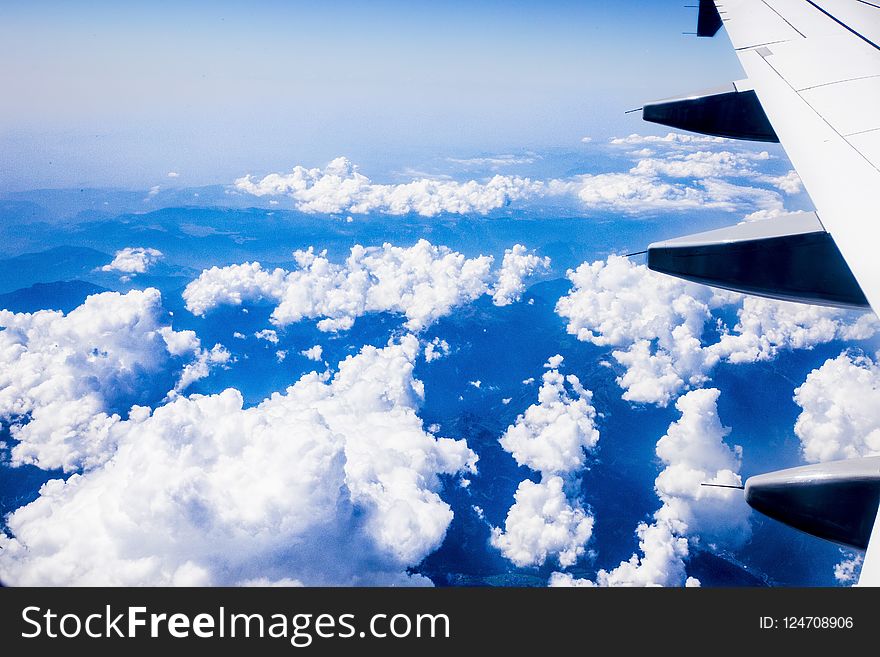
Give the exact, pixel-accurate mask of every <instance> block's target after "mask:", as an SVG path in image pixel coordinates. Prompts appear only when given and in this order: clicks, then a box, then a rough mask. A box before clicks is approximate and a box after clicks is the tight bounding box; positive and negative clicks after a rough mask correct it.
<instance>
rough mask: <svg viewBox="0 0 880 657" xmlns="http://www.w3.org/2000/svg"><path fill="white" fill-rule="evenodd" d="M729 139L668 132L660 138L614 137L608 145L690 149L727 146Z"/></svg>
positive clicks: (639, 136)
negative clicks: (697, 146)
mask: <svg viewBox="0 0 880 657" xmlns="http://www.w3.org/2000/svg"><path fill="white" fill-rule="evenodd" d="M730 141H731V140H730V139H726V138H724V137H709V136H706V135H686V134H683V133H680V132H668V133H666V134H665V135H664V136H662V137H658V136H656V135H639V134H636V133H633V134H631V135H629V136H627V137H615V138H613V139H611V140H610V142H609V143H611V144H613V145H615V146H621V145H623V146H645V145H649V146H650V145H654V146H658V145H661V146H664V147H682V146H688V147H690V146H691V145H693V144H700V145H702V144H727V143H730Z"/></svg>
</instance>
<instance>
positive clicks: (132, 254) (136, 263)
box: [101, 246, 164, 274]
mask: <svg viewBox="0 0 880 657" xmlns="http://www.w3.org/2000/svg"><path fill="white" fill-rule="evenodd" d="M163 257H164V255H163V254H162V252H161V251H159V250H158V249H151V248H145V247H142V246H128V247H125V248H124V249H121V250H119V251H117V252H116V254H115V256H114V258H113V261H112V262H111V263H110V264H107V265H104V266H103V267H101V271H118V272H122V273H123V274H144V273H146V272H147V271H148V270H149V269H151V268H152V267H153V265H155V264H156V263H157V262H159V261H160V260H161V259H162V258H163Z"/></svg>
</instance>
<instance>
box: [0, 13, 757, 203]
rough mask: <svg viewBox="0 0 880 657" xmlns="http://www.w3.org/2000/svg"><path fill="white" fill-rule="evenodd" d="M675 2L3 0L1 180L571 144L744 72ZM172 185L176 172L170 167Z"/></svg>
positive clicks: (133, 175) (22, 183) (193, 181)
mask: <svg viewBox="0 0 880 657" xmlns="http://www.w3.org/2000/svg"><path fill="white" fill-rule="evenodd" d="M694 24H695V10H694V9H688V8H685V7H683V6H682V5H681V4H680V3H678V2H656V1H652V2H647V1H638V0H628V1H624V2H595V1H583V2H562V1H557V2H552V1H551V2H495V1H491V2H477V3H467V2H444V3H432V2H422V1H415V2H413V1H411V0H410V1H407V2H397V1H380V2H370V3H365V2H350V1H345V2H322V3H317V2H251V3H243V2H188V3H171V2H151V3H111V2H92V3H89V4H88V5H83V4H82V3H76V4H75V5H73V4H71V3H61V2H41V1H38V2H28V3H14V4H13V3H4V5H3V7H2V8H0V57H2V59H3V61H4V62H7V65H6V66H4V67H3V70H2V71H0V85H2V87H3V89H4V103H3V104H2V106H0V152H2V153H3V155H2V158H0V190H2V191H10V190H23V189H33V188H42V187H49V188H52V187H76V186H93V187H94V186H115V187H124V188H143V187H145V186H149V185H152V184H156V182H157V181H158V180H162V178H163V177H164V175H165V173H167V172H168V171H169V170H174V171H178V172H180V173H181V174H182V175H181V178H180V179H179V181H177V184H179V185H201V184H210V183H228V182H229V181H230V180H231V179H232V178H233V177H235V176H238V175H241V174H242V173H243V172H246V171H278V170H285V169H287V168H289V167H290V166H292V165H293V164H295V163H303V164H308V165H312V166H317V165H323V164H325V163H326V162H327V161H329V160H330V159H331V158H333V157H336V156H338V155H346V156H348V157H350V158H351V159H353V160H354V161H357V162H359V163H360V164H361V165H362V166H364V167H365V168H368V169H369V171H370V172H371V173H372V174H373V175H378V176H381V175H382V174H384V173H387V172H390V171H393V170H396V169H399V168H400V167H402V166H407V165H409V164H410V162H411V161H413V160H416V159H418V158H419V157H420V156H423V155H424V154H425V153H437V152H440V151H442V152H443V153H448V154H450V155H470V154H473V153H481V152H507V151H511V150H516V149H527V148H543V147H548V146H559V145H570V144H572V143H576V142H577V141H578V140H579V139H580V138H581V137H583V136H585V135H591V136H594V137H608V136H612V135H614V134H620V133H627V132H632V131H635V130H639V131H643V132H644V131H645V128H646V126H645V125H644V124H642V123H641V121H640V120H639V119H638V118H637V116H625V115H624V114H623V112H624V110H626V109H630V108H632V107H637V106H638V105H639V104H640V103H641V102H642V101H644V100H648V99H653V98H657V97H664V96H667V95H673V94H676V93H679V92H683V91H690V90H696V89H700V88H704V87H711V86H714V85H717V84H722V83H725V82H727V81H729V80H732V79H736V78H737V77H739V76H740V70H739V65H738V63H737V62H736V58H735V57H734V56H733V53H732V52H731V51H730V49H729V44H728V43H727V39H726V37H724V36H723V35H722V36H721V37H720V38H719V39H714V40H709V39H699V40H698V39H696V38H695V37H692V36H683V35H682V32H686V31H689V30H693V29H694ZM162 182H165V183H167V182H168V181H167V180H162Z"/></svg>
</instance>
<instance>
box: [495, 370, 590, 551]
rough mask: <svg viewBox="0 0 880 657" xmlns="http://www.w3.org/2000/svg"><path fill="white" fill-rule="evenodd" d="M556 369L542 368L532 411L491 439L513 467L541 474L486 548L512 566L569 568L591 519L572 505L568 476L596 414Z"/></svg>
mask: <svg viewBox="0 0 880 657" xmlns="http://www.w3.org/2000/svg"><path fill="white" fill-rule="evenodd" d="M562 362H563V358H562V356H560V355H558V354H557V355H555V356H553V357H552V358H550V359H549V360H548V362H547V364H545V366H544V367H545V368H548V371H547V372H545V373H544V375H543V382H542V385H541V388H540V390H539V391H538V403H537V404H533V405H531V406H529V407H528V408H527V409H526V411H525V413H523V414H522V415H520V416H519V417H517V419H516V421H515V422H514V424H512V425H511V426H509V427H508V428H507V430H506V431H505V432H504V435H503V436H502V437H501V438H500V439H499V442H500V443H501V447H502V448H503V449H504V450H505V451H506V452H509V453H510V454H511V455H512V456H513V458H514V459H515V460H516V462H517V463H518V464H519V465H523V466H527V467H528V468H530V469H532V470H535V471H536V472H540V473H541V481H540V482H539V483H535V482H532V481H531V480H528V479H526V480H524V481H522V482H520V484H519V487H518V489H517V491H516V494H515V495H514V504H513V506H511V507H510V509H509V511H508V513H507V518H506V520H505V522H504V528H500V527H494V528H493V529H492V539H491V543H492V545H493V546H494V547H496V548H498V549H499V550H500V551H501V553H502V554H503V555H504V556H505V557H506V558H508V559H510V560H511V561H512V562H513V563H515V564H516V565H518V566H535V565H541V564H543V563H544V562H545V561H546V560H547V559H548V558H549V557H551V556H552V557H554V558H556V559H557V561H558V563H559V565H560V566H562V567H566V566H570V565H572V564H573V563H574V562H575V561H576V560H577V559H578V557H580V556H581V555H583V554H584V550H585V548H584V546H585V544H586V543H587V541H589V539H590V536H591V535H592V530H593V517H592V516H591V515H590V514H588V513H587V511H586V510H585V509H584V508H583V505H582V503H581V501H580V499H579V494H578V492H577V490H578V488H579V482H578V481H577V479H576V477H575V475H576V474H577V473H578V472H579V471H580V470H582V469H583V468H584V466H585V464H586V459H587V454H588V453H589V452H590V451H592V450H593V449H595V447H596V444H597V443H598V442H599V431H598V430H597V429H596V425H595V420H596V410H595V409H594V408H593V406H592V404H591V402H592V397H593V395H592V393H591V392H590V391H589V390H586V389H585V388H584V387H583V386H582V385H581V382H580V381H579V380H578V378H577V377H576V376H574V375H568V376H563V375H562V374H561V373H560V372H559V369H558V368H559V367H560V366H561V365H562Z"/></svg>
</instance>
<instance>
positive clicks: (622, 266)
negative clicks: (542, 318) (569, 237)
mask: <svg viewBox="0 0 880 657" xmlns="http://www.w3.org/2000/svg"><path fill="white" fill-rule="evenodd" d="M568 277H569V279H570V280H571V281H572V283H573V284H574V287H573V288H572V290H571V291H570V292H569V294H567V295H566V296H564V297H562V298H561V299H560V300H559V302H558V303H557V305H556V312H557V313H558V314H559V315H560V316H561V317H562V318H563V319H565V320H567V330H568V332H569V333H570V334H572V335H574V336H576V337H577V338H578V339H579V340H581V341H584V342H592V343H593V344H596V345H598V346H606V347H615V348H616V349H615V350H614V351H613V352H612V356H613V358H614V359H615V360H616V361H617V362H618V364H619V365H621V366H622V367H623V368H624V371H623V373H622V374H621V375H620V376H619V377H618V380H617V382H618V384H619V385H620V386H621V387H622V388H623V389H624V394H623V398H624V399H627V400H629V401H632V402H643V403H653V404H659V405H664V406H665V405H666V404H668V403H669V402H670V401H671V400H672V399H674V398H675V397H676V396H677V395H679V394H681V392H683V391H684V390H686V389H688V388H693V387H697V386H699V385H702V384H703V383H705V381H706V380H707V378H708V374H709V373H710V372H711V370H712V368H713V367H715V366H716V365H717V364H718V363H719V362H721V361H726V362H731V363H745V362H755V361H766V360H771V359H773V358H775V357H776V355H777V354H778V352H779V351H780V350H782V349H809V348H812V347H814V346H816V345H818V344H822V343H825V342H829V341H831V340H838V339H839V340H861V339H866V338H869V337H871V336H872V335H874V334H875V333H876V332H877V329H878V327H880V322H878V320H877V318H876V317H875V316H874V315H873V314H870V313H860V312H854V311H845V310H838V309H833V308H826V307H820V306H810V305H805V304H796V303H789V302H782V301H773V300H767V299H759V298H754V297H745V298H743V297H741V296H740V295H736V294H731V293H727V292H721V291H716V290H713V289H712V288H709V287H706V286H703V285H697V284H695V283H688V282H686V281H682V280H680V279H677V278H673V277H671V276H664V275H662V274H657V273H654V272H652V271H650V270H649V269H648V268H647V267H646V266H645V265H636V264H634V263H633V262H632V261H631V260H629V259H627V258H623V257H619V256H610V257H609V258H608V259H607V260H606V261H597V262H593V263H584V264H583V265H581V266H580V267H578V268H577V269H576V270H574V271H569V273H568ZM740 303H741V304H742V305H741V307H740V308H739V310H738V312H737V314H738V322H737V324H736V325H735V326H734V327H733V329H732V330H731V329H730V328H729V327H727V326H724V325H722V324H718V322H717V321H716V320H714V319H713V311H714V310H717V309H719V308H721V307H723V306H730V305H734V304H740ZM713 323H714V324H715V325H716V326H717V327H718V329H719V331H720V334H719V337H718V340H717V342H714V343H712V344H708V345H704V344H703V342H702V339H703V333H704V331H705V330H706V329H707V327H709V326H711V325H712V324H713Z"/></svg>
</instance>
